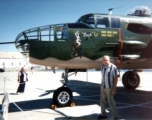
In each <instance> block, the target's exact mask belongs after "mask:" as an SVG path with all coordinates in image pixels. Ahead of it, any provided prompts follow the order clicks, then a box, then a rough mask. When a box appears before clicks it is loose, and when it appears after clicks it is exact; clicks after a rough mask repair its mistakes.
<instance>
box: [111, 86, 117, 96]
mask: <svg viewBox="0 0 152 120" xmlns="http://www.w3.org/2000/svg"><path fill="white" fill-rule="evenodd" d="M111 92H112V95H114V94H116V87H113V88H112V91H111Z"/></svg>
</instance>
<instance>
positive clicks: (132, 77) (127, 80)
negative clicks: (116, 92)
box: [122, 71, 140, 89]
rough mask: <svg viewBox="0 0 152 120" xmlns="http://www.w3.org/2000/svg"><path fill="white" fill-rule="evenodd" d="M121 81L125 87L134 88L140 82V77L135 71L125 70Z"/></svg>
mask: <svg viewBox="0 0 152 120" xmlns="http://www.w3.org/2000/svg"><path fill="white" fill-rule="evenodd" d="M122 83H123V85H124V87H125V88H126V89H136V88H137V87H138V86H139V84H140V77H139V75H138V74H137V73H136V72H135V71H127V72H125V73H124V75H123V76H122Z"/></svg>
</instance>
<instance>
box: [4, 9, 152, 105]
mask: <svg viewBox="0 0 152 120" xmlns="http://www.w3.org/2000/svg"><path fill="white" fill-rule="evenodd" d="M1 44H2V43H1ZM3 44H4V43H3ZM15 45H16V48H17V49H18V50H19V52H20V53H22V54H23V55H24V56H25V57H26V58H27V57H28V58H29V62H31V63H34V64H39V65H44V66H50V67H51V69H52V70H53V71H54V72H55V69H56V68H58V69H65V73H63V74H62V78H63V79H64V83H63V86H62V87H60V88H58V89H57V90H56V91H55V92H54V95H53V102H54V105H57V106H68V105H71V106H73V105H74V103H73V102H72V97H73V95H72V91H71V90H70V89H69V88H68V87H66V83H67V82H68V73H69V72H72V71H73V72H79V71H86V70H87V69H95V70H100V69H101V65H102V57H103V56H104V55H109V56H110V60H111V62H112V63H114V64H115V65H116V66H117V67H118V69H126V70H128V71H127V72H125V73H124V74H123V77H122V83H123V85H124V87H125V88H127V89H136V88H137V87H138V86H139V84H140V77H139V75H138V74H137V72H138V71H142V70H143V69H151V68H152V52H151V50H152V16H151V11H150V9H149V8H147V7H144V6H142V7H136V8H135V9H134V10H133V11H132V12H131V13H129V14H128V15H127V16H120V15H113V14H100V13H90V14H86V15H83V16H81V17H80V18H79V19H78V20H77V21H76V22H74V23H64V24H53V25H46V26H40V27H36V28H32V29H28V30H25V31H23V32H21V33H20V34H19V35H18V36H17V38H16V40H15Z"/></svg>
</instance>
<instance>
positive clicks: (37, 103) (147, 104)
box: [9, 80, 152, 120]
mask: <svg viewBox="0 0 152 120" xmlns="http://www.w3.org/2000/svg"><path fill="white" fill-rule="evenodd" d="M67 87H69V88H70V89H71V90H72V92H73V94H74V93H76V94H77V95H74V97H73V101H74V102H75V104H76V106H86V105H94V104H96V105H99V106H100V84H96V83H91V82H88V84H86V82H83V81H79V80H71V81H70V82H69V83H68V84H67ZM52 92H54V90H46V91H44V93H43V94H40V95H39V97H43V96H45V95H48V94H50V93H52ZM115 101H116V106H117V109H118V114H119V115H120V118H127V119H139V118H141V119H151V118H152V114H151V112H150V111H151V110H152V91H143V90H127V89H125V88H124V87H123V86H119V87H117V93H116V95H115ZM50 103H52V98H47V99H46V98H45V99H37V100H29V101H21V102H16V104H17V105H18V106H19V107H20V108H22V109H23V110H24V111H29V110H39V109H48V108H49V107H50ZM106 106H107V109H109V110H110V107H109V104H108V102H107V105H106ZM18 111H20V110H19V109H18V108H17V107H16V106H15V105H14V104H13V103H10V105H9V112H18ZM54 111H56V112H58V113H59V114H62V115H64V113H62V112H60V111H57V110H56V109H55V110H54ZM91 116H95V117H96V118H97V116H98V114H91V115H87V116H80V117H78V118H77V117H76V118H73V119H80V118H90V117H91ZM59 119H63V120H64V119H67V116H65V118H64V117H63V118H56V120H59Z"/></svg>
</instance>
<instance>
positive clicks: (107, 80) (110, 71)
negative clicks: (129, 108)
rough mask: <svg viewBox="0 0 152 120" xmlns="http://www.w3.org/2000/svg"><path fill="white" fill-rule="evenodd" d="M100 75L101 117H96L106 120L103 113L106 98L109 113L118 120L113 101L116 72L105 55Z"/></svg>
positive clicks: (104, 112) (116, 78)
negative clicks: (109, 109)
mask: <svg viewBox="0 0 152 120" xmlns="http://www.w3.org/2000/svg"><path fill="white" fill-rule="evenodd" d="M101 74H102V84H101V96H100V105H101V115H100V116H99V117H98V119H105V118H107V116H106V111H105V109H106V98H107V100H108V103H109V106H110V108H111V112H112V114H113V116H114V120H118V114H117V110H116V105H115V101H114V94H115V93H116V85H117V81H118V72H117V68H116V66H115V65H114V64H112V63H111V62H110V57H109V56H107V55H105V56H103V64H102V66H101Z"/></svg>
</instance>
